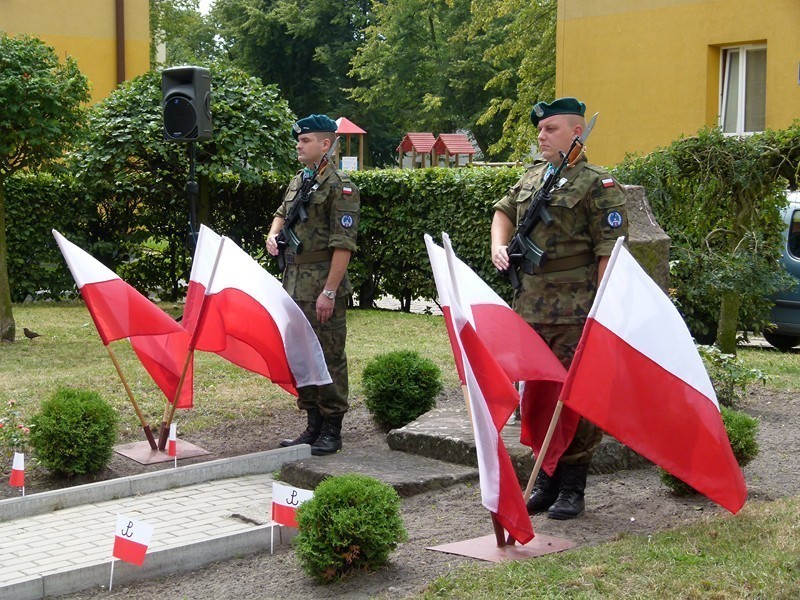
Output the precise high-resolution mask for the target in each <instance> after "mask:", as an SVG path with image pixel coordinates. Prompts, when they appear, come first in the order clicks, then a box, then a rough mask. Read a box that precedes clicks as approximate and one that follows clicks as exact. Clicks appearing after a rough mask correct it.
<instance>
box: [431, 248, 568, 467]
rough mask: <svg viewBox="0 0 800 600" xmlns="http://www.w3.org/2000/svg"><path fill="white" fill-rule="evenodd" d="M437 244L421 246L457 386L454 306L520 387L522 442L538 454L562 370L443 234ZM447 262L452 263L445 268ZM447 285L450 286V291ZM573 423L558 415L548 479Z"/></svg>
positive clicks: (564, 372) (548, 460)
mask: <svg viewBox="0 0 800 600" xmlns="http://www.w3.org/2000/svg"><path fill="white" fill-rule="evenodd" d="M442 239H443V241H444V244H445V248H441V247H439V246H438V245H436V244H435V243H434V242H433V239H432V238H431V236H429V235H427V234H426V235H425V246H426V247H427V249H428V257H429V258H430V262H431V268H432V270H433V277H434V279H435V281H436V290H437V292H438V294H439V302H440V304H441V306H442V312H443V313H444V317H445V324H446V326H447V333H448V336H449V338H450V346H451V348H452V349H453V357H454V360H455V363H456V368H457V369H458V374H459V377H460V379H461V383H465V379H464V368H463V364H462V358H461V350H460V349H459V345H458V341H457V339H456V329H455V327H454V325H453V316H452V308H451V307H452V305H453V304H454V303H456V302H458V304H459V305H460V306H461V309H462V312H463V313H464V317H465V318H466V319H467V321H469V323H470V325H471V326H472V327H473V329H474V330H475V333H476V334H477V335H478V337H479V338H480V340H481V342H483V345H484V346H485V347H486V349H487V350H488V351H489V353H490V354H491V355H492V356H493V357H494V359H495V360H496V361H497V363H498V364H499V365H500V367H501V368H502V370H503V371H504V372H505V374H506V375H507V377H508V379H510V380H511V381H513V382H516V381H519V382H524V385H523V389H524V393H523V395H522V413H521V416H522V427H521V441H522V443H523V444H525V445H527V446H530V447H531V448H532V449H533V451H534V452H535V453H537V454H538V452H539V450H540V449H541V447H542V443H543V442H544V438H545V435H546V433H547V429H548V426H549V425H550V420H551V418H552V416H553V411H554V410H555V408H556V402H557V401H558V396H559V393H560V392H561V386H562V383H563V382H564V379H565V378H566V376H567V370H566V369H565V368H564V366H563V365H562V364H561V363H560V362H559V360H558V359H557V358H556V357H555V355H554V354H553V352H552V350H550V348H549V347H548V346H547V344H546V343H545V341H544V340H543V339H542V338H541V337H539V334H537V333H536V331H534V330H533V328H532V327H531V326H530V325H528V324H527V323H526V322H525V321H524V320H523V318H522V317H520V316H519V315H518V314H517V313H516V312H514V311H513V310H512V309H511V307H510V306H508V304H506V302H505V301H504V300H503V299H502V298H501V297H500V296H499V295H498V294H497V293H496V292H495V291H494V290H493V289H492V288H491V287H489V285H488V284H487V283H486V282H485V281H483V279H481V278H480V276H479V275H478V274H477V273H475V272H474V271H473V270H472V269H471V268H470V267H469V266H468V265H467V264H465V263H464V262H463V261H461V260H460V259H459V258H458V257H457V256H456V255H455V253H454V252H453V251H452V247H451V246H450V239H449V237H448V235H447V234H446V233H443V234H442ZM448 256H450V258H451V260H450V262H449V263H448ZM451 265H452V268H451ZM450 282H453V284H452V286H451V284H450ZM578 420H579V416H578V415H577V414H576V413H575V412H573V411H571V410H569V409H566V410H563V411H562V412H561V418H560V419H559V422H558V426H557V427H556V430H555V432H554V435H553V439H552V440H551V442H550V446H549V448H548V450H547V454H546V456H545V461H544V463H543V464H542V468H543V469H544V470H545V471H547V472H548V473H550V474H552V473H553V471H554V470H555V468H556V465H557V463H558V459H559V458H560V457H561V455H562V454H563V452H564V450H565V449H566V448H567V446H569V443H570V442H571V441H572V437H573V436H574V434H575V429H576V428H577V426H578Z"/></svg>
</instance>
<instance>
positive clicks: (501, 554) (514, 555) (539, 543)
mask: <svg viewBox="0 0 800 600" xmlns="http://www.w3.org/2000/svg"><path fill="white" fill-rule="evenodd" d="M574 547H575V543H574V542H571V541H569V540H565V539H562V538H557V537H553V536H551V535H543V534H541V533H537V534H536V537H534V538H533V539H532V540H531V541H530V542H528V543H527V544H525V545H524V546H521V545H519V544H515V545H513V546H503V547H501V548H498V547H497V539H496V538H495V537H494V535H485V536H483V537H479V538H473V539H471V540H464V541H463V542H453V543H452V544H442V545H441V546H432V547H430V548H426V550H436V551H437V552H446V553H447V554H458V555H459V556H469V557H470V558H477V559H478V560H488V561H490V562H503V561H506V560H520V559H524V558H535V557H537V556H543V555H545V554H552V553H553V552H562V551H564V550H569V549H570V548H574Z"/></svg>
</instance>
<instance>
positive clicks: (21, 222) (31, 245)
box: [5, 173, 94, 302]
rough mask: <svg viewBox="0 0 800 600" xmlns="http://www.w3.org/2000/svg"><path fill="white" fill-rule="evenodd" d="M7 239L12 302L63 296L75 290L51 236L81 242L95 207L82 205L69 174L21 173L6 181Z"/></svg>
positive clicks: (83, 203) (83, 239)
mask: <svg viewBox="0 0 800 600" xmlns="http://www.w3.org/2000/svg"><path fill="white" fill-rule="evenodd" d="M5 198H6V211H7V215H6V221H7V226H6V238H7V244H8V276H9V280H10V282H11V299H12V301H14V302H22V301H24V300H26V299H48V298H58V297H62V296H63V295H64V293H65V291H67V290H74V288H75V285H74V281H73V279H72V276H71V275H70V274H69V271H68V270H67V268H66V265H65V263H64V259H63V258H62V256H61V252H60V251H59V250H58V246H57V245H56V241H55V239H54V238H53V234H52V233H51V230H52V229H57V230H58V231H60V232H61V233H63V234H64V235H66V236H67V237H68V238H70V240H72V241H74V242H75V243H78V244H81V243H82V242H83V241H85V239H86V238H85V235H86V224H87V222H88V219H89V217H90V215H91V214H92V213H93V211H94V208H93V207H92V206H89V205H87V204H86V203H85V202H82V201H81V200H80V198H79V195H78V193H77V190H76V189H75V183H74V181H73V180H72V178H70V177H69V176H66V175H59V176H56V175H52V174H47V173H39V174H31V173H23V174H17V175H14V176H12V177H9V178H8V179H6V181H5Z"/></svg>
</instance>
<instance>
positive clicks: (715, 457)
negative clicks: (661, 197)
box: [561, 238, 747, 513]
mask: <svg viewBox="0 0 800 600" xmlns="http://www.w3.org/2000/svg"><path fill="white" fill-rule="evenodd" d="M622 242H623V240H622V238H620V239H618V240H617V244H616V246H615V247H614V251H613V253H612V255H611V258H610V259H609V264H608V267H607V269H606V272H605V274H604V276H603V281H602V282H601V284H600V288H599V290H598V292H597V296H596V298H595V301H594V304H593V305H592V309H591V311H590V312H589V317H588V319H587V321H586V325H585V327H584V331H583V336H582V337H581V341H580V343H579V344H578V349H577V352H576V354H575V358H574V359H573V361H572V366H571V368H570V371H569V374H568V376H567V381H566V382H565V384H564V389H563V390H562V395H561V399H562V400H563V402H564V404H565V405H567V406H570V407H571V408H573V409H574V410H575V411H577V412H578V413H580V414H581V415H583V416H584V417H586V418H587V419H589V420H590V421H592V422H593V423H595V424H596V425H598V426H599V427H601V428H602V429H603V430H605V431H606V432H608V433H609V434H611V435H612V436H614V437H615V438H616V439H618V440H619V441H620V442H622V443H623V444H625V445H627V446H629V447H630V448H632V449H633V450H635V451H636V452H638V453H639V454H641V455H642V456H644V457H646V458H647V459H649V460H651V461H652V462H654V463H656V464H657V465H659V466H660V467H662V468H663V469H665V470H666V471H669V472H670V473H672V474H673V475H674V476H675V477H678V478H679V479H681V480H682V481H684V482H685V483H687V484H689V485H690V486H692V487H693V488H694V489H695V490H697V491H698V492H700V493H701V494H703V495H705V496H706V497H708V498H710V499H711V500H713V501H714V502H716V503H717V504H719V505H720V506H722V507H724V508H726V509H728V510H729V511H731V512H732V513H736V512H737V511H738V510H739V509H740V508H741V507H742V506H743V505H744V502H745V500H746V498H747V486H746V485H745V481H744V477H743V476H742V470H741V468H740V467H739V464H738V463H737V461H736V458H735V457H734V455H733V451H732V449H731V445H730V441H729V440H728V435H727V432H726V430H725V425H724V424H723V422H722V416H721V414H720V409H719V404H718V403H717V397H716V394H715V393H714V387H713V386H712V384H711V380H710V379H709V377H708V373H707V372H706V369H705V367H704V365H703V361H702V359H701V358H700V355H699V354H698V352H697V348H696V347H695V345H694V342H693V340H692V337H691V334H690V333H689V330H688V329H687V327H686V324H685V323H684V322H683V319H682V318H681V316H680V314H679V313H678V311H677V310H676V308H675V306H674V305H673V304H672V302H671V301H670V299H669V298H668V297H667V296H666V294H664V292H663V291H661V289H660V288H659V287H658V286H657V285H656V284H655V282H653V280H652V279H650V277H649V276H648V275H647V273H645V272H644V270H643V269H642V268H641V267H640V266H639V264H638V263H637V262H636V260H635V259H634V258H633V256H631V254H630V253H629V252H628V250H627V249H626V248H625V247H624V245H623V243H622Z"/></svg>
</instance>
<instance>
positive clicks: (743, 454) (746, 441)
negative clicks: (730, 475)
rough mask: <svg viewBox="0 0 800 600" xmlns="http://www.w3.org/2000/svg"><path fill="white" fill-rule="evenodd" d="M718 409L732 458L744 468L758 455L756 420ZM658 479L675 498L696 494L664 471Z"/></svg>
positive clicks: (660, 470) (723, 407) (741, 414)
mask: <svg viewBox="0 0 800 600" xmlns="http://www.w3.org/2000/svg"><path fill="white" fill-rule="evenodd" d="M720 409H721V411H722V422H723V423H724V425H725V431H727V432H728V439H729V440H730V441H731V450H733V456H734V457H735V458H736V462H738V463H739V466H740V467H744V466H745V465H747V464H748V463H750V461H752V460H753V459H754V458H755V457H756V456H757V455H758V442H757V441H756V433H757V432H758V419H754V418H753V417H751V416H750V415H748V414H746V413H743V412H741V411H738V410H734V409H732V408H728V407H727V406H720ZM659 477H660V478H661V483H663V484H664V485H666V486H667V487H668V488H669V489H670V490H672V492H673V493H674V494H675V495H676V496H691V495H694V494H696V493H697V491H696V490H695V489H694V488H693V487H691V486H690V485H687V484H686V483H684V482H683V481H681V480H680V479H678V478H677V477H675V476H674V475H672V474H671V473H668V472H667V471H665V470H664V469H659Z"/></svg>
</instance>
